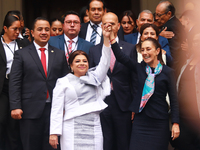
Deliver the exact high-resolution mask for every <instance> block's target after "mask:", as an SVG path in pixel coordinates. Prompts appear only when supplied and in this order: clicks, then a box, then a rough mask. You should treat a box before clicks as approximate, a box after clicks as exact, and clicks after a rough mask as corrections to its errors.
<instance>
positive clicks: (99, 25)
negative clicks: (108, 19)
mask: <svg viewBox="0 0 200 150" xmlns="http://www.w3.org/2000/svg"><path fill="white" fill-rule="evenodd" d="M90 24H91V25H92V26H93V25H94V23H93V22H91V21H90ZM101 24H102V22H100V23H99V24H97V25H98V27H100V28H101Z"/></svg>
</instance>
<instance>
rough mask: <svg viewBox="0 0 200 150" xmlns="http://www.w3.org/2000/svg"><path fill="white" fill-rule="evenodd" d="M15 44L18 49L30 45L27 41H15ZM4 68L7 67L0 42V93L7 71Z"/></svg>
mask: <svg viewBox="0 0 200 150" xmlns="http://www.w3.org/2000/svg"><path fill="white" fill-rule="evenodd" d="M16 42H17V45H18V47H19V49H22V48H23V47H25V46H27V45H29V44H30V42H29V40H27V39H16ZM6 67H7V60H6V53H5V50H4V47H3V45H2V42H1V40H0V93H1V91H2V88H3V83H4V80H5V77H6V71H7V68H6Z"/></svg>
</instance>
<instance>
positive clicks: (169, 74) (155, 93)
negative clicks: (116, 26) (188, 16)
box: [110, 32, 180, 150]
mask: <svg viewBox="0 0 200 150" xmlns="http://www.w3.org/2000/svg"><path fill="white" fill-rule="evenodd" d="M110 42H111V47H112V50H113V52H114V54H115V56H116V59H117V61H119V62H121V63H123V64H124V65H125V66H126V67H128V68H129V69H131V70H132V71H134V72H136V73H137V75H138V92H137V94H136V95H135V96H134V100H133V102H132V104H131V106H130V110H131V111H132V112H133V114H135V116H134V120H133V127H132V134H131V135H132V136H131V141H130V150H132V149H133V150H167V149H168V143H169V114H168V104H167V102H166V94H167V92H168V94H169V98H170V106H171V121H172V124H173V125H172V134H171V137H172V140H174V139H176V138H177V137H178V136H179V133H180V130H179V109H178V102H177V93H176V88H175V82H174V80H173V74H174V72H173V70H172V69H171V68H169V67H168V66H166V65H163V61H162V52H161V47H160V44H159V43H158V41H157V40H155V39H152V38H148V39H146V40H144V41H143V43H142V45H141V53H142V57H143V61H142V62H141V63H136V62H135V61H134V60H133V59H131V58H129V57H128V56H126V55H125V54H124V53H123V52H122V51H121V50H120V48H119V46H118V44H117V43H116V41H115V39H114V36H113V33H112V32H111V34H110Z"/></svg>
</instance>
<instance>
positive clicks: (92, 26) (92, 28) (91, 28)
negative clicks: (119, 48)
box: [79, 0, 124, 45]
mask: <svg viewBox="0 0 200 150" xmlns="http://www.w3.org/2000/svg"><path fill="white" fill-rule="evenodd" d="M86 12H87V13H88V16H89V19H90V21H89V22H87V23H82V24H81V31H80V33H79V36H80V37H81V38H83V39H85V40H86V41H88V42H92V43H93V44H94V45H97V44H99V43H100V42H103V36H102V29H101V24H102V17H103V15H104V14H105V13H106V12H107V10H106V8H105V3H104V1H103V0H90V1H89V3H88V6H87V10H86ZM93 32H94V33H95V34H96V36H95V37H94V38H95V40H92V39H93V36H92V34H93ZM118 37H119V38H120V39H121V40H124V32H123V28H122V27H121V26H120V30H119V32H118Z"/></svg>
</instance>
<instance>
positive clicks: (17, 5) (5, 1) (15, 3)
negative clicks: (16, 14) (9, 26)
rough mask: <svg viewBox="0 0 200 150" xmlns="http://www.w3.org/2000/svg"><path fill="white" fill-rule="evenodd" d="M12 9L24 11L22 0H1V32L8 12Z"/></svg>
mask: <svg viewBox="0 0 200 150" xmlns="http://www.w3.org/2000/svg"><path fill="white" fill-rule="evenodd" d="M10 10H19V11H20V12H22V0H0V32H1V30H2V26H3V21H4V17H5V15H6V13H7V12H8V11H10Z"/></svg>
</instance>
